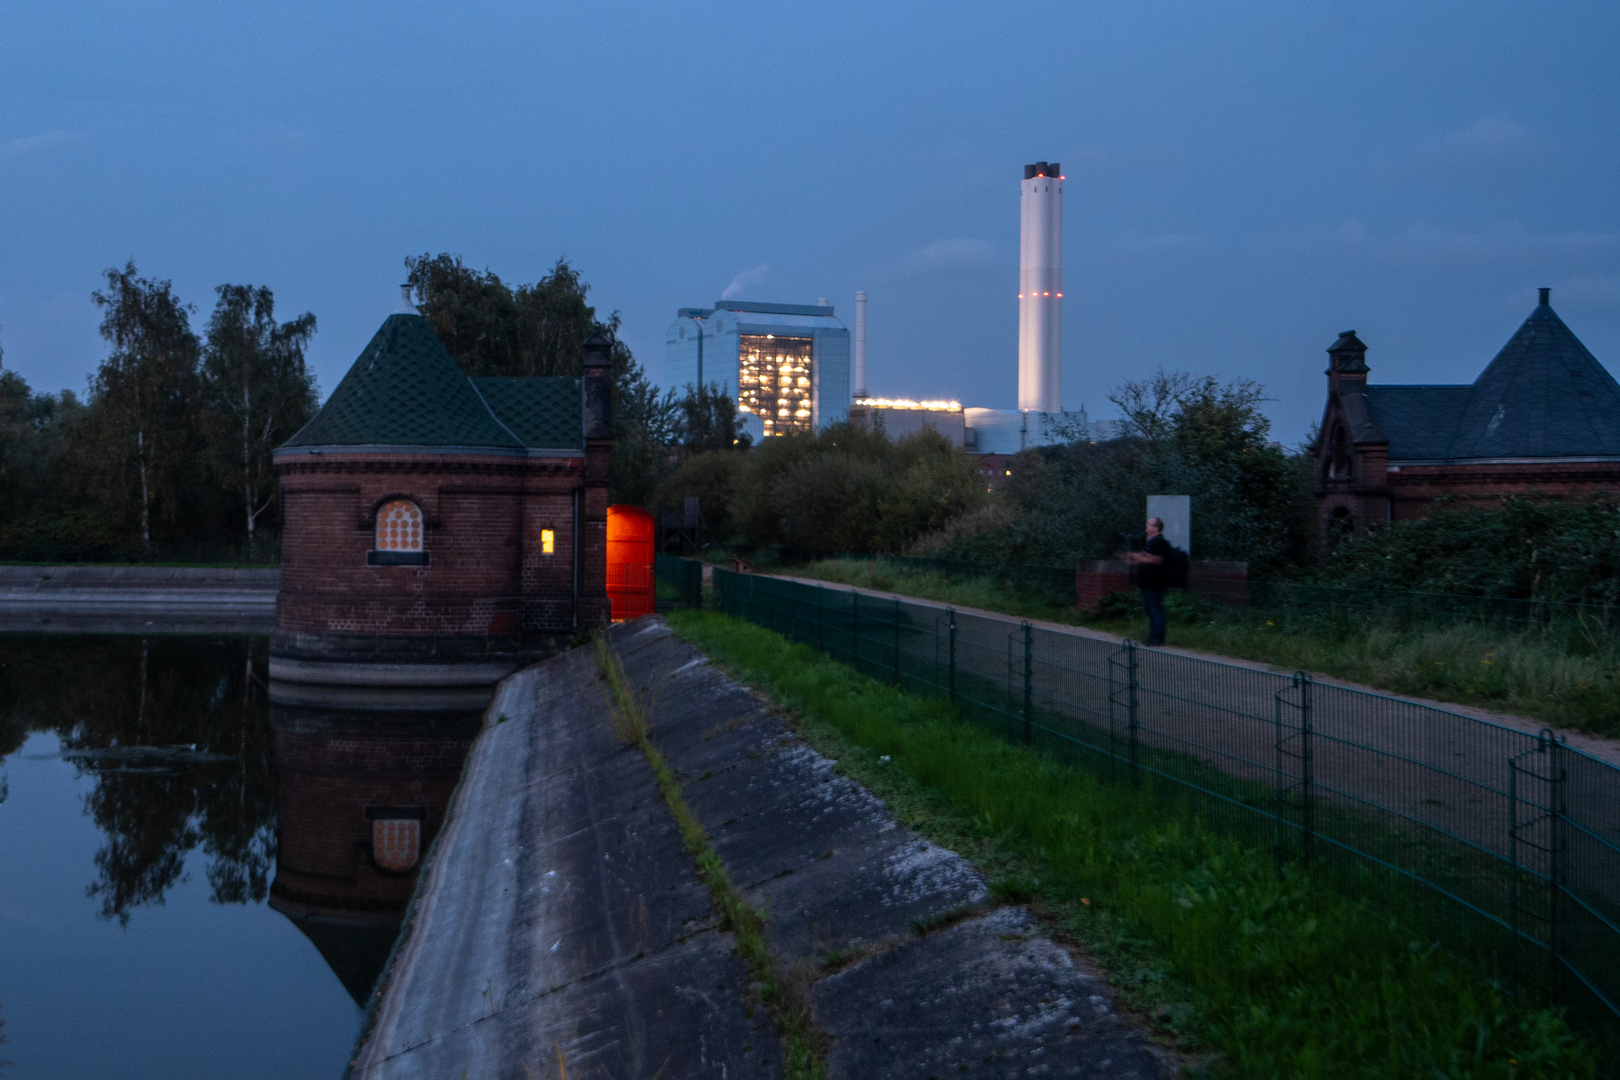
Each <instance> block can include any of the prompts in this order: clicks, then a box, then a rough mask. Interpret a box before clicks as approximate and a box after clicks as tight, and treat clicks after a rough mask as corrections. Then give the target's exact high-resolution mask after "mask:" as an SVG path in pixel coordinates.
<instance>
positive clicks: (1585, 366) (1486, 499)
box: [1311, 289, 1620, 538]
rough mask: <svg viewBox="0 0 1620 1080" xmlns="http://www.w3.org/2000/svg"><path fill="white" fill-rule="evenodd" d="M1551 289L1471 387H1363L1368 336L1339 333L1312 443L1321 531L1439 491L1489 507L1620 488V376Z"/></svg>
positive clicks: (1394, 511)
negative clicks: (1577, 330)
mask: <svg viewBox="0 0 1620 1080" xmlns="http://www.w3.org/2000/svg"><path fill="white" fill-rule="evenodd" d="M1549 292H1550V290H1548V289H1542V290H1541V303H1540V304H1539V305H1538V306H1537V307H1536V309H1535V310H1534V311H1532V312H1531V313H1530V317H1529V318H1527V319H1525V321H1524V324H1523V325H1521V326H1520V327H1519V329H1518V332H1517V333H1515V334H1514V335H1513V337H1512V338H1511V339H1510V340H1509V341H1508V343H1507V344H1506V345H1504V346H1503V347H1502V351H1501V352H1499V353H1497V354H1496V358H1495V359H1494V360H1492V361H1491V362H1490V364H1489V365H1488V366H1487V367H1486V368H1485V370H1484V371H1483V372H1481V373H1480V376H1479V378H1477V379H1475V380H1474V381H1473V383H1471V384H1468V385H1463V386H1375V385H1369V383H1368V381H1367V376H1368V372H1369V369H1368V367H1367V346H1366V345H1364V344H1363V343H1362V342H1361V340H1360V339H1359V338H1357V337H1356V334H1355V331H1353V330H1346V331H1345V332H1344V333H1343V334H1340V335H1339V339H1338V340H1337V341H1335V342H1334V343H1333V345H1332V346H1331V347H1330V348H1329V349H1328V370H1327V378H1328V396H1327V406H1326V409H1325V410H1324V412H1323V414H1322V434H1321V436H1320V437H1319V438H1318V439H1317V442H1316V446H1315V447H1313V448H1312V450H1311V456H1312V458H1313V460H1314V464H1315V473H1316V505H1317V513H1318V516H1319V520H1320V524H1321V528H1322V531H1323V534H1324V535H1325V536H1327V537H1329V538H1331V537H1333V536H1335V535H1341V534H1345V533H1353V532H1360V531H1362V530H1364V529H1366V528H1367V527H1368V526H1370V525H1379V524H1383V523H1385V522H1388V521H1401V520H1405V519H1408V518H1415V517H1421V516H1422V515H1423V514H1425V513H1427V512H1428V510H1429V508H1430V507H1432V506H1433V504H1434V500H1435V499H1437V498H1440V497H1441V496H1447V497H1449V500H1450V502H1451V504H1452V505H1463V506H1467V505H1470V504H1474V505H1482V506H1486V505H1491V504H1492V503H1494V502H1495V501H1496V500H1498V499H1500V498H1502V497H1503V496H1507V495H1524V496H1536V497H1560V496H1583V495H1592V494H1596V493H1598V492H1603V491H1607V492H1620V384H1617V383H1616V382H1615V380H1614V377H1613V376H1612V375H1610V374H1609V373H1608V371H1606V370H1605V369H1604V367H1603V365H1602V364H1600V363H1598V361H1597V358H1596V357H1594V356H1593V355H1592V354H1591V353H1590V352H1588V351H1587V349H1586V346H1584V345H1582V344H1581V342H1580V340H1579V339H1578V338H1577V337H1576V336H1575V335H1574V334H1573V333H1572V332H1571V331H1570V329H1569V327H1567V326H1565V325H1564V321H1563V320H1562V319H1560V318H1559V317H1558V316H1557V314H1555V313H1554V312H1553V309H1552V307H1551V305H1550V304H1549V303H1548V294H1549Z"/></svg>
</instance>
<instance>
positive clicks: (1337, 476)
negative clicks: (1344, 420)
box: [1328, 424, 1354, 480]
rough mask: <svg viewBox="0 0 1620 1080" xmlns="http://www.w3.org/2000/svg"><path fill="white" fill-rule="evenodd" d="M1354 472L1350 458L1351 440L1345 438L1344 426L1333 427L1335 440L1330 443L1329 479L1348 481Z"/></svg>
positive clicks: (1336, 425)
mask: <svg viewBox="0 0 1620 1080" xmlns="http://www.w3.org/2000/svg"><path fill="white" fill-rule="evenodd" d="M1353 470H1354V464H1353V462H1352V461H1351V458H1350V440H1349V439H1348V438H1346V437H1345V434H1344V425H1343V424H1335V425H1334V426H1333V439H1332V441H1331V442H1329V443H1328V477H1329V479H1333V480H1348V479H1349V478H1350V475H1351V473H1352V472H1353Z"/></svg>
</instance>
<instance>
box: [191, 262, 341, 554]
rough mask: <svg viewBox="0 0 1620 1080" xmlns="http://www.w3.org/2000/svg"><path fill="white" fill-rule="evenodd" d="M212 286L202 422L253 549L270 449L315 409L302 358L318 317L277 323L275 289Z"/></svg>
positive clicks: (270, 499)
mask: <svg viewBox="0 0 1620 1080" xmlns="http://www.w3.org/2000/svg"><path fill="white" fill-rule="evenodd" d="M215 292H217V293H218V294H219V299H218V302H217V303H216V304H215V305H214V313H213V315H212V317H211V318H210V319H209V320H208V330H207V337H206V341H205V344H204V346H203V355H202V396H203V403H204V409H205V410H206V426H207V430H208V438H209V442H210V443H211V445H212V447H213V450H214V459H215V463H216V467H217V468H218V469H219V470H220V475H221V477H222V479H223V482H224V483H225V484H226V486H227V487H229V488H230V490H231V491H232V492H233V493H235V494H236V496H237V497H239V498H240V500H241V508H242V521H243V524H244V526H245V527H246V532H247V541H248V545H249V547H250V548H251V546H252V544H253V541H254V535H255V532H256V530H257V529H258V523H259V518H260V516H261V515H263V514H264V512H265V511H266V510H267V509H269V507H270V506H271V505H272V504H273V503H274V501H275V497H276V476H275V470H274V467H273V465H272V462H271V451H273V450H274V449H275V448H276V446H277V445H279V444H280V443H282V442H284V441H286V439H287V438H288V437H289V436H291V435H292V434H293V433H294V432H295V431H297V430H298V429H299V428H301V427H303V426H304V424H306V423H308V421H309V418H310V417H311V416H313V415H314V414H315V407H316V404H317V400H316V395H315V379H314V376H313V375H312V374H311V373H310V370H309V367H308V365H307V364H306V363H305V360H304V349H305V347H306V346H307V345H308V344H309V339H310V338H311V337H312V336H313V335H314V333H315V316H314V315H312V314H310V313H309V312H305V313H304V314H302V315H300V316H298V317H297V318H296V319H293V320H291V321H290V322H284V323H278V322H276V317H275V305H276V301H275V296H274V295H273V294H272V293H271V291H270V290H269V289H268V288H265V287H264V286H258V287H255V286H252V285H221V286H219V287H218V288H217V289H216V290H215Z"/></svg>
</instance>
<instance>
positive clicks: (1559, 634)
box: [790, 559, 1620, 736]
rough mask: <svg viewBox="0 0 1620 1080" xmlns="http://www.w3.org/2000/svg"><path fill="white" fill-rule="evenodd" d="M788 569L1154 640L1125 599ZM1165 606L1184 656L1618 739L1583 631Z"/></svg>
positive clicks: (1605, 659)
mask: <svg viewBox="0 0 1620 1080" xmlns="http://www.w3.org/2000/svg"><path fill="white" fill-rule="evenodd" d="M790 572H791V573H793V574H795V575H797V576H800V577H810V578H817V579H819V580H822V581H827V582H834V583H838V584H844V585H857V586H860V587H861V588H867V589H875V590H879V591H883V592H894V593H898V594H900V595H904V596H916V597H921V598H923V599H927V600H935V601H939V602H941V603H947V604H954V605H956V606H958V607H976V608H982V609H984V610H987V611H998V612H1002V613H1004V614H1007V615H1013V616H1017V617H1019V618H1027V619H1046V620H1048V621H1050V622H1057V623H1065V624H1068V625H1071V626H1087V627H1092V628H1094V629H1098V630H1107V631H1110V632H1112V633H1117V634H1120V635H1121V636H1124V637H1132V638H1136V639H1138V640H1140V639H1141V638H1144V637H1146V635H1147V620H1146V619H1145V618H1144V617H1143V616H1142V615H1141V614H1140V606H1139V605H1138V604H1136V602H1135V600H1134V598H1133V597H1128V596H1125V595H1124V594H1120V596H1119V599H1118V602H1114V603H1107V604H1104V605H1103V606H1102V608H1101V610H1097V611H1092V612H1082V611H1081V610H1079V609H1078V608H1076V607H1075V606H1074V605H1073V604H1072V603H1070V602H1067V600H1066V598H1058V597H1055V596H1053V595H1051V594H1050V593H1049V592H1044V591H1041V590H1037V589H1032V588H1029V587H1024V586H1017V585H1012V584H1009V583H1007V582H1003V581H998V580H996V579H993V578H969V579H965V580H964V579H952V578H947V577H945V576H942V575H939V574H935V573H929V572H923V571H916V570H911V569H907V568H902V567H897V566H895V565H894V564H892V563H885V562H883V561H882V560H860V559H827V560H824V561H821V562H817V563H812V564H810V565H808V566H803V567H796V568H794V569H793V570H791V571H790ZM1169 601H1170V639H1171V643H1172V644H1174V645H1179V646H1181V647H1183V648H1188V649H1196V650H1199V651H1201V652H1209V653H1215V654H1218V655H1221V656H1233V657H1238V658H1240V659H1244V660H1254V661H1258V662H1260V663H1263V664H1270V665H1273V666H1275V667H1279V668H1284V669H1289V670H1294V669H1302V670H1305V671H1314V672H1322V673H1325V674H1328V675H1333V676H1337V677H1338V678H1341V679H1349V680H1351V681H1354V682H1358V683H1363V684H1365V685H1368V686H1373V687H1377V688H1378V689H1381V690H1386V691H1389V692H1392V693H1398V694H1411V695H1414V696H1419V697H1426V698H1432V699H1434V700H1437V701H1449V702H1454V703H1457V704H1463V705H1475V706H1479V707H1481V708H1487V709H1494V710H1497V711H1500V712H1506V713H1513V714H1516V715H1520V716H1527V717H1530V718H1532V719H1535V720H1539V721H1541V722H1543V723H1547V724H1552V725H1555V726H1558V727H1569V728H1575V729H1577V730H1580V731H1587V732H1590V733H1592V734H1595V735H1609V736H1616V735H1620V650H1617V647H1616V646H1615V645H1614V644H1613V643H1610V642H1605V641H1602V640H1594V639H1593V638H1591V637H1589V636H1588V635H1586V634H1584V633H1582V632H1581V631H1580V630H1578V629H1571V630H1567V631H1534V630H1532V631H1523V632H1516V631H1513V630H1511V629H1504V628H1502V627H1497V626H1488V625H1483V624H1479V623H1465V622H1459V623H1453V624H1451V625H1439V626H1437V625H1417V626H1413V625H1410V624H1403V623H1401V622H1398V621H1395V620H1394V619H1379V618H1371V619H1368V618H1354V617H1350V616H1346V615H1334V614H1314V613H1305V614H1293V615H1288V616H1285V615H1282V614H1279V613H1269V612H1266V611H1262V610H1259V609H1243V608H1227V607H1224V606H1221V605H1215V604H1209V603H1205V602H1202V601H1199V600H1197V599H1196V598H1193V597H1190V596H1187V595H1185V594H1177V593H1172V594H1171V596H1170V598H1169Z"/></svg>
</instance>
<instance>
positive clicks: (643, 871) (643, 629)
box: [353, 619, 1174, 1080]
mask: <svg viewBox="0 0 1620 1080" xmlns="http://www.w3.org/2000/svg"><path fill="white" fill-rule="evenodd" d="M610 640H611V641H612V643H613V644H614V646H615V648H616V649H617V650H618V652H619V654H620V656H621V657H622V659H623V663H624V666H625V671H626V674H627V676H628V677H629V679H630V682H631V685H632V687H634V688H636V690H637V691H638V692H639V693H640V694H641V696H642V698H643V700H644V702H645V711H646V714H647V718H648V722H649V728H650V732H651V738H652V741H653V742H654V743H655V745H657V746H658V747H659V748H660V749H661V750H662V752H663V753H664V755H665V757H666V758H667V759H668V761H669V763H670V764H671V766H673V767H674V768H675V770H676V771H677V773H678V774H679V776H680V777H681V780H682V784H683V790H684V794H685V798H686V801H687V803H688V804H689V805H690V806H691V808H692V809H693V811H694V812H695V813H696V815H697V816H698V818H699V820H700V821H701V822H702V824H703V826H704V828H705V830H706V831H707V833H708V835H709V837H710V839H711V842H712V844H713V846H714V849H715V851H716V852H717V854H719V856H720V857H721V858H722V860H723V861H724V862H725V864H726V866H727V869H728V871H729V873H730V874H731V877H732V879H733V880H734V881H735V882H736V884H737V886H738V887H739V889H741V890H742V891H743V893H744V894H745V896H746V897H747V898H748V900H749V902H750V903H752V904H754V905H756V906H757V907H758V908H760V909H761V910H763V911H765V912H766V914H767V919H768V923H767V926H768V933H769V938H770V943H771V947H772V949H773V952H774V954H775V958H776V961H777V963H778V966H779V968H780V969H781V970H783V971H787V972H797V973H798V974H797V981H798V983H799V985H801V986H803V988H804V993H806V994H807V995H809V998H810V1000H812V1001H813V1003H814V1011H815V1017H816V1020H817V1022H818V1024H819V1026H820V1027H821V1029H822V1030H823V1031H824V1032H825V1033H826V1035H827V1036H828V1037H829V1040H830V1042H829V1051H828V1065H829V1071H830V1074H831V1076H832V1077H834V1078H838V1080H846V1078H847V1080H867V1078H873V1077H917V1078H918V1080H922V1078H925V1077H944V1076H946V1075H951V1076H956V1075H972V1076H993V1077H1013V1076H1018V1077H1024V1076H1031V1075H1035V1076H1060V1077H1099V1078H1100V1077H1120V1078H1136V1077H1141V1078H1147V1077H1163V1076H1169V1075H1173V1073H1174V1069H1173V1068H1172V1067H1171V1063H1170V1062H1169V1060H1168V1059H1167V1058H1166V1056H1165V1055H1163V1054H1162V1053H1161V1052H1160V1051H1158V1050H1157V1049H1156V1048H1154V1047H1153V1045H1152V1044H1151V1043H1150V1042H1149V1041H1148V1039H1147V1038H1146V1037H1145V1036H1144V1035H1143V1034H1142V1033H1141V1032H1140V1031H1138V1030H1136V1029H1135V1028H1134V1027H1132V1026H1131V1025H1130V1024H1128V1023H1126V1022H1125V1021H1123V1020H1122V1019H1121V1018H1120V1017H1119V1016H1118V1015H1117V1014H1116V1013H1115V1011H1114V1009H1113V1005H1112V1002H1111V998H1110V995H1109V993H1108V990H1107V988H1106V985H1105V984H1104V983H1103V982H1102V981H1101V980H1099V979H1098V978H1096V977H1095V976H1093V975H1091V974H1089V973H1088V972H1086V971H1085V970H1083V969H1082V967H1080V966H1079V965H1078V964H1076V962H1075V961H1074V959H1073V958H1072V957H1071V956H1070V955H1069V954H1068V953H1067V952H1065V951H1064V950H1063V949H1062V948H1060V947H1058V946H1057V945H1055V944H1053V943H1052V942H1050V941H1048V940H1046V939H1045V938H1042V937H1040V936H1039V935H1038V934H1037V933H1036V931H1035V927H1034V925H1033V924H1032V922H1031V920H1030V918H1029V916H1028V915H1027V913H1026V912H1024V911H1023V910H1022V909H1021V908H1017V907H993V906H991V905H990V904H989V901H988V898H987V894H986V889H985V883H984V880H983V879H982V877H981V876H980V875H979V874H978V872H977V871H976V870H975V869H974V868H973V867H972V866H971V865H969V864H968V863H967V862H965V861H964V860H962V859H961V858H960V857H958V856H957V855H955V854H953V853H952V852H949V851H946V850H944V849H942V848H939V847H937V846H936V845H934V844H932V843H930V842H928V841H926V840H924V839H921V838H919V837H917V836H914V835H912V834H911V833H909V832H908V831H907V830H905V829H904V828H902V827H901V826H899V825H898V824H897V823H896V822H895V820H894V818H893V815H891V814H890V813H889V812H888V810H887V809H886V808H885V807H884V806H883V804H882V803H881V802H879V801H878V800H877V799H876V798H874V797H873V796H872V795H871V794H870V793H869V792H867V791H866V790H865V789H864V788H861V787H860V786H859V785H856V784H854V783H853V782H851V781H850V780H848V779H846V778H844V777H842V776H840V775H838V774H837V773H836V772H835V771H834V768H833V766H834V763H833V762H831V761H828V760H827V759H826V758H824V757H822V756H821V755H820V754H818V753H816V752H815V751H814V750H812V749H811V748H810V747H808V746H807V745H805V744H804V743H803V742H802V741H801V740H800V739H798V737H797V736H795V735H794V734H793V733H792V731H791V730H790V729H789V728H788V727H787V726H786V725H785V724H784V723H782V722H781V721H780V720H778V719H777V718H776V717H774V716H772V715H771V712H770V709H769V707H768V705H767V703H766V702H765V701H763V700H762V699H761V698H760V697H758V696H757V695H755V694H754V693H752V692H751V691H749V690H747V689H745V688H743V687H740V686H738V685H736V684H735V683H732V682H731V681H730V680H728V679H727V678H725V677H724V676H723V675H722V674H720V673H719V672H718V671H716V670H715V669H714V668H713V667H712V666H710V665H709V664H708V663H707V662H706V660H705V659H704V657H702V656H701V655H700V654H698V653H696V652H695V651H694V650H692V649H691V648H690V647H689V646H686V645H684V644H682V643H681V642H679V641H678V640H676V639H675V638H674V637H673V635H671V634H670V632H669V630H668V628H667V627H665V626H664V625H663V622H662V620H659V619H643V620H640V621H638V622H636V623H632V624H628V625H626V626H623V627H618V628H615V630H614V631H613V632H612V634H611V637H610ZM604 686H605V684H604V683H603V682H602V681H601V680H600V679H599V677H598V674H597V671H596V666H595V663H594V660H593V658H592V657H591V655H590V653H589V651H588V650H584V649H578V650H574V651H572V652H569V653H565V654H563V655H562V656H560V657H557V658H555V659H553V660H550V661H547V662H545V663H543V664H539V665H536V666H535V667H532V668H529V669H526V670H524V671H521V672H519V673H517V674H515V675H513V676H511V677H510V678H508V679H507V680H506V681H505V682H504V683H503V684H502V685H501V687H500V689H499V691H498V692H497V695H496V698H495V701H494V702H493V704H492V705H491V707H490V710H489V714H488V717H489V718H488V720H487V721H486V725H485V728H484V731H483V733H482V734H481V735H480V737H479V739H478V742H477V743H476V744H475V746H474V747H473V750H472V753H471V755H470V756H469V758H468V763H467V769H466V773H465V775H464V778H463V782H462V786H461V789H460V790H459V792H458V794H457V796H456V799H455V801H454V803H453V805H452V808H451V813H450V817H449V821H448V824H447V825H446V827H445V830H444V832H443V833H442V834H441V836H440V838H439V840H438V842H437V844H436V845H435V848H434V850H433V852H432V854H431V856H430V858H429V860H428V863H427V865H426V866H425V867H424V869H423V873H422V877H421V880H420V883H419V885H418V890H417V897H416V900H415V902H414V907H413V913H412V917H411V919H410V921H409V923H408V926H407V929H406V931H405V937H404V939H403V940H402V942H401V944H400V946H399V948H398V950H397V953H396V957H395V959H394V961H393V964H392V967H391V970H390V972H389V973H388V974H387V975H386V976H385V978H384V989H383V991H382V993H381V997H380V999H379V1001H378V1004H377V1007H376V1010H375V1014H374V1019H373V1022H372V1024H371V1025H370V1027H369V1029H368V1031H367V1033H366V1034H365V1035H364V1036H363V1039H362V1042H361V1045H360V1047H359V1048H358V1051H357V1056H356V1059H355V1062H354V1065H353V1075H354V1076H357V1077H365V1078H368V1080H369V1078H383V1077H389V1078H394V1077H399V1078H406V1077H410V1078H415V1077H421V1078H424V1080H426V1078H428V1077H434V1078H439V1077H447V1076H450V1077H459V1076H463V1075H465V1076H466V1077H469V1078H472V1080H479V1078H491V1077H499V1078H507V1077H512V1078H527V1077H529V1076H537V1077H538V1076H546V1075H552V1076H556V1075H558V1068H557V1065H558V1062H559V1060H560V1061H562V1062H564V1063H566V1065H567V1070H568V1075H569V1076H570V1077H575V1076H590V1077H596V1076H603V1077H609V1076H611V1077H626V1078H628V1077H652V1076H655V1075H656V1076H658V1077H660V1078H661V1080H677V1078H685V1077H700V1076H701V1077H726V1078H742V1077H753V1076H760V1077H774V1076H779V1075H781V1074H782V1063H781V1054H780V1046H779V1041H778V1036H777V1034H776V1032H775V1030H774V1028H773V1026H772V1023H771V1020H770V1018H769V1016H768V1013H767V1010H765V1009H764V1008H762V1007H759V1006H758V1003H757V1002H754V1001H752V1000H751V998H750V993H751V990H750V988H749V985H748V975H747V971H746V968H745V966H744V964H743V961H742V960H741V959H740V958H738V957H737V956H736V955H734V952H733V949H734V946H735V943H734V941H733V939H732V938H731V936H730V935H729V934H726V933H723V932H720V931H719V930H717V929H716V927H715V922H714V916H713V913H712V907H711V903H710V900H709V897H708V894H707V892H706V891H705V890H704V889H703V887H702V885H701V884H700V883H699V882H698V880H697V878H696V876H695V874H694V872H693V870H692V865H691V860H690V858H689V857H688V856H687V855H686V853H685V852H684V850H683V848H682V846H681V842H680V838H679V836H678V835H677V834H676V832H675V827H674V824H673V821H672V819H671V818H670V816H669V814H668V812H667V809H666V808H665V807H664V805H663V803H662V801H661V799H660V798H659V796H658V794H657V792H656V790H655V789H654V786H653V781H652V776H651V771H650V770H649V769H648V767H647V765H646V763H645V761H644V760H643V759H642V758H641V755H640V754H639V753H638V752H637V751H635V750H633V749H629V748H626V747H624V746H622V745H621V744H619V743H618V742H617V741H616V740H615V739H614V737H613V736H612V734H611V733H610V731H609V719H608V718H609V711H608V708H607V702H606V698H605V696H604V692H603V691H604ZM835 951H836V952H838V953H840V954H841V955H840V956H839V958H838V960H839V962H838V964H836V965H829V964H828V963H827V961H828V959H829V957H830V954H832V953H833V952H835ZM548 1069H549V1070H550V1071H549V1073H548Z"/></svg>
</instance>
